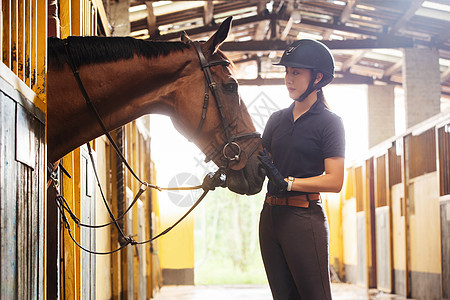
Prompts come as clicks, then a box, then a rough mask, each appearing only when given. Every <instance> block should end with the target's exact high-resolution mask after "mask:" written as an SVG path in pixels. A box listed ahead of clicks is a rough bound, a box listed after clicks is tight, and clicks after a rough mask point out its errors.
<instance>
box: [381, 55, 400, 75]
mask: <svg viewBox="0 0 450 300" xmlns="http://www.w3.org/2000/svg"><path fill="white" fill-rule="evenodd" d="M402 65H403V59H399V60H398V61H397V62H396V63H395V64H393V65H392V66H390V67H389V68H387V69H386V71H384V74H383V77H389V76H391V75H393V74H395V73H397V72H398V71H399V70H400V69H401V68H402Z"/></svg>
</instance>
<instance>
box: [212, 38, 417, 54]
mask: <svg viewBox="0 0 450 300" xmlns="http://www.w3.org/2000/svg"><path fill="white" fill-rule="evenodd" d="M322 42H323V43H324V44H325V45H327V46H328V47H329V48H330V49H384V48H385V49H390V48H411V47H414V41H413V39H408V38H400V37H396V38H382V39H379V40H374V39H363V40H344V41H336V40H333V41H322ZM288 45H289V44H288V43H287V42H286V41H282V40H273V41H246V42H225V43H224V44H223V45H222V46H221V48H220V49H222V50H223V51H276V50H278V51H284V50H285V49H286V48H287V46H288Z"/></svg>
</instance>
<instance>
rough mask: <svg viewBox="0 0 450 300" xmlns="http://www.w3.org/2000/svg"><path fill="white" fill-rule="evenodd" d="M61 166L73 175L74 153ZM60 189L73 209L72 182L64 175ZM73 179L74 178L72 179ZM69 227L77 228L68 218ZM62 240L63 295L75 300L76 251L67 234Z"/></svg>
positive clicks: (66, 157)
mask: <svg viewBox="0 0 450 300" xmlns="http://www.w3.org/2000/svg"><path fill="white" fill-rule="evenodd" d="M62 163H63V166H64V168H65V169H66V170H67V171H68V172H69V174H73V175H74V152H71V153H69V154H68V155H66V156H65V157H64V158H63V161H62ZM62 177H63V180H62V183H63V184H62V189H63V191H64V197H65V199H66V201H67V204H68V205H69V206H70V207H71V208H72V209H73V208H75V197H74V180H73V179H68V180H66V179H65V178H64V175H62ZM73 178H74V179H75V177H73ZM69 223H70V227H71V228H72V229H75V228H77V227H78V226H76V225H75V222H73V221H72V220H71V219H70V218H69ZM62 238H63V239H64V266H61V267H62V268H64V272H61V273H62V276H64V280H65V281H64V282H65V284H64V288H65V291H64V294H63V295H65V297H66V299H77V298H78V297H77V295H78V293H77V289H76V283H77V279H78V276H77V275H78V273H77V272H76V267H77V253H76V252H77V249H76V245H75V243H74V242H72V240H71V238H70V237H69V235H68V234H67V232H64V234H63V236H62ZM61 288H63V287H62V286H61Z"/></svg>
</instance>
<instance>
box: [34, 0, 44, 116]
mask: <svg viewBox="0 0 450 300" xmlns="http://www.w3.org/2000/svg"><path fill="white" fill-rule="evenodd" d="M36 3H37V7H36V9H37V16H39V18H38V19H37V33H36V37H37V40H36V44H37V70H36V75H37V80H36V87H35V88H34V91H35V93H36V94H37V95H38V96H39V98H40V99H42V100H43V101H44V102H46V101H47V97H46V91H47V81H46V78H47V59H46V57H47V1H39V0H38V1H37V2H36ZM42 16H45V17H42ZM45 111H47V109H45Z"/></svg>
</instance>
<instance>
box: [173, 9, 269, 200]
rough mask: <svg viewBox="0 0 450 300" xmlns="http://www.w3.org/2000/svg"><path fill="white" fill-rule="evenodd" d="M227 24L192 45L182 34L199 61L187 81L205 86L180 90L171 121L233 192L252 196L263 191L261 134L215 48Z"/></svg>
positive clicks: (228, 64) (229, 67) (228, 66)
mask: <svg viewBox="0 0 450 300" xmlns="http://www.w3.org/2000/svg"><path fill="white" fill-rule="evenodd" d="M230 26H231V17H229V18H228V19H226V20H225V21H224V22H223V23H222V24H221V26H220V27H219V29H218V30H217V32H216V33H215V34H214V35H213V36H212V37H211V38H209V40H208V41H206V42H193V41H191V40H190V39H189V37H188V36H187V35H186V34H183V35H182V41H183V42H184V43H186V44H189V45H191V47H192V48H194V49H195V50H196V52H197V55H198V61H199V63H198V62H196V63H193V64H192V70H189V71H190V72H191V73H190V74H191V75H190V76H187V78H186V80H189V81H191V82H193V83H196V84H197V85H198V84H199V83H203V82H204V86H205V87H204V88H203V89H200V91H199V89H182V90H179V93H178V95H177V97H176V98H177V99H178V102H177V105H176V107H177V109H176V112H175V114H176V115H175V116H174V117H172V121H173V123H174V125H175V127H176V128H177V130H179V131H180V132H182V133H183V134H184V135H185V136H187V137H188V138H189V139H190V140H192V141H193V142H194V143H195V144H196V145H197V146H198V147H199V148H200V149H201V150H202V152H203V153H204V154H205V155H206V161H210V160H212V161H213V162H214V163H215V164H216V165H217V166H218V167H219V168H221V169H223V170H224V171H225V172H226V175H227V180H226V185H227V187H228V188H229V189H230V190H231V191H233V192H236V193H239V194H249V195H251V194H256V193H258V192H259V191H260V190H261V187H262V183H263V181H264V171H263V170H262V168H261V164H260V162H259V160H258V158H257V152H258V150H260V149H261V146H260V136H259V134H258V133H256V131H255V127H254V125H253V122H252V120H251V118H250V115H249V113H248V111H247V108H246V106H245V103H244V102H243V101H242V99H241V97H240V94H239V85H238V81H237V80H236V78H235V76H234V75H233V70H232V64H231V62H230V61H229V60H228V59H227V57H226V56H225V55H224V53H223V52H221V51H220V49H219V47H220V45H221V44H222V43H223V42H224V41H225V39H226V38H227V36H228V32H229V30H230ZM193 112H196V113H193ZM197 112H198V113H197Z"/></svg>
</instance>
